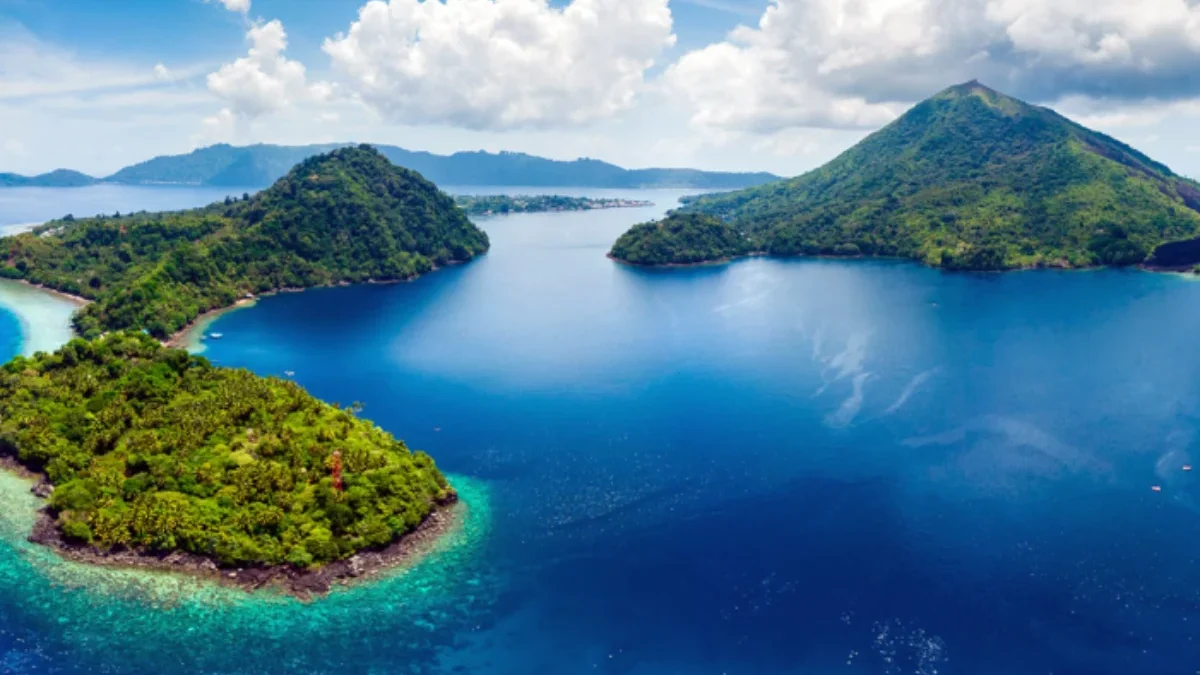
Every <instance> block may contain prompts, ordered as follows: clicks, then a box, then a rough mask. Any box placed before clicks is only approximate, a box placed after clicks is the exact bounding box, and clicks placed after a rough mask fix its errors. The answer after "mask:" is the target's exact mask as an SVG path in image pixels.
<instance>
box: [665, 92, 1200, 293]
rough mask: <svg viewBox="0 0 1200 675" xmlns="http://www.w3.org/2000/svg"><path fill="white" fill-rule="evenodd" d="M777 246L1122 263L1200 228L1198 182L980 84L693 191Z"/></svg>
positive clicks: (985, 262)
mask: <svg viewBox="0 0 1200 675" xmlns="http://www.w3.org/2000/svg"><path fill="white" fill-rule="evenodd" d="M687 209H688V210H691V211H700V212H705V213H710V214H714V215H717V216H720V217H722V218H724V219H726V220H727V221H729V222H731V223H733V224H734V226H736V227H739V228H741V229H742V230H743V231H744V232H746V233H748V234H749V235H751V236H759V237H762V243H763V246H764V249H765V250H766V251H767V252H769V253H772V254H775V255H811V254H825V255H856V253H855V252H856V251H857V252H860V253H864V254H874V255H887V256H901V257H908V258H915V259H917V260H921V261H923V262H926V263H928V264H930V265H939V266H944V267H951V268H969V269H1007V268H1012V267H1033V266H1039V265H1054V266H1067V267H1086V266H1089V265H1101V264H1109V265H1125V264H1134V263H1140V262H1142V261H1143V260H1145V259H1146V258H1147V256H1148V254H1149V252H1150V251H1151V250H1153V249H1154V247H1155V246H1157V245H1159V244H1161V243H1163V242H1167V241H1173V240H1178V239H1184V238H1189V237H1194V236H1197V235H1200V185H1197V184H1196V183H1193V182H1191V181H1188V180H1186V179H1183V178H1180V177H1179V176H1176V175H1175V174H1173V173H1172V172H1171V170H1170V169H1169V168H1167V167H1166V166H1164V165H1162V164H1160V163H1158V162H1155V161H1154V160H1152V159H1150V158H1149V157H1147V156H1146V155H1144V154H1142V153H1140V152H1138V151H1137V150H1135V149H1134V148H1131V147H1129V146H1128V145H1125V144H1124V143H1121V142H1120V141H1118V140H1116V139H1113V138H1110V137H1108V136H1106V135H1104V134H1101V133H1099V132H1096V131H1092V130H1090V129H1087V128H1085V127H1083V126H1082V125H1079V124H1077V123H1075V122H1072V121H1071V120H1069V119H1067V118H1065V117H1063V116H1061V115H1059V114H1058V113H1056V112H1054V111H1053V110H1051V109H1049V108H1044V107H1040V106H1036V105H1032V104H1029V103H1025V102H1023V101H1020V100H1018V99H1015V98H1012V97H1010V96H1007V95H1005V94H1002V93H1000V92H997V91H995V90H992V89H989V88H988V87H986V86H984V85H983V84H981V83H979V82H978V81H977V80H972V81H970V82H964V83H962V84H958V85H955V86H952V87H949V88H947V89H945V90H943V91H941V92H939V93H938V94H936V95H934V96H933V98H931V99H928V100H926V101H923V102H921V103H919V104H917V105H915V106H913V107H912V108H911V109H910V110H909V111H908V112H906V113H904V114H903V115H901V116H900V118H898V119H897V120H895V121H894V122H892V123H891V124H889V125H887V126H886V127H884V128H882V129H880V130H879V131H877V132H875V133H874V134H871V135H870V136H868V137H867V138H866V139H864V140H863V141H862V142H860V143H859V144H858V145H856V146H854V147H853V148H851V149H849V150H847V151H846V152H844V153H843V154H842V155H840V156H838V157H837V158H836V159H834V160H833V161H831V162H829V163H828V164H826V165H825V166H823V167H821V168H819V169H816V170H814V171H811V172H809V173H807V174H804V175H803V176H799V177H797V178H793V179H790V180H788V181H785V182H782V183H775V184H772V185H768V186H764V187H761V188H752V189H749V190H743V191H741V192H731V193H725V194H721V195H712V196H705V197H700V198H697V199H695V200H693V201H692V202H691V203H690V204H689V205H688V207H687Z"/></svg>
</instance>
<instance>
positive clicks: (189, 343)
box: [68, 253, 483, 354]
mask: <svg viewBox="0 0 1200 675" xmlns="http://www.w3.org/2000/svg"><path fill="white" fill-rule="evenodd" d="M481 255H483V253H480V254H478V255H475V256H473V257H472V258H471V259H470V260H455V261H451V262H448V263H446V264H444V265H435V266H434V267H433V268H432V269H430V270H429V271H428V272H425V273H423V274H414V275H413V276H411V277H406V278H403V279H367V280H366V281H360V282H358V283H354V282H350V281H335V282H333V283H329V284H316V285H314V286H285V287H283V288H273V289H271V290H269V291H263V292H262V293H259V294H258V295H253V296H250V297H244V298H241V299H239V300H238V301H236V302H234V303H233V304H232V305H228V306H226V307H216V308H214V309H210V310H208V311H206V312H203V313H201V314H200V315H199V316H197V317H196V318H195V319H192V320H191V322H190V323H188V325H186V326H184V327H183V328H181V329H179V330H177V331H175V332H174V333H173V334H171V336H170V337H168V338H167V339H166V340H163V343H162V344H163V346H164V347H171V348H173V349H186V350H188V351H189V352H191V353H193V354H199V353H201V352H203V351H204V343H203V342H202V341H201V340H200V336H201V335H203V334H204V331H206V330H207V329H208V327H209V326H211V325H212V323H213V322H214V321H216V320H217V319H219V318H220V317H221V315H223V314H225V313H226V312H230V311H233V310H235V309H243V308H246V307H253V306H254V305H255V304H257V303H258V300H259V299H260V298H266V297H270V296H272V295H277V294H279V293H302V292H304V291H307V290H309V289H313V288H341V287H344V286H357V285H359V284H372V285H382V286H386V285H391V284H403V283H409V282H412V281H416V280H417V279H420V278H421V277H423V276H425V274H431V273H433V272H436V271H438V270H440V269H444V268H446V267H453V266H455V265H463V264H466V263H468V262H471V261H473V260H475V259H476V258H478V257H479V256H481ZM68 297H71V296H68ZM80 299H81V300H82V298H80ZM84 302H85V303H86V300H85V301H84Z"/></svg>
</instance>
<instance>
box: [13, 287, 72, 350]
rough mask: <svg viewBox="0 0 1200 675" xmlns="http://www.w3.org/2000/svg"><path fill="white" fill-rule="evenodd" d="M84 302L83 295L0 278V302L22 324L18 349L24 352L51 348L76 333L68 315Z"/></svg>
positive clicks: (55, 347)
mask: <svg viewBox="0 0 1200 675" xmlns="http://www.w3.org/2000/svg"><path fill="white" fill-rule="evenodd" d="M86 304H88V300H87V299H86V298H81V297H79V296H76V295H71V294H69V293H63V292H61V291H56V290H54V289H51V288H46V287H45V286H39V285H36V284H31V283H29V282H28V281H25V280H24V279H0V306H2V307H4V308H5V309H7V310H8V311H10V312H12V313H13V315H14V316H16V318H17V321H18V322H19V324H20V326H21V340H20V344H21V347H20V350H19V352H18V353H20V354H21V355H24V356H31V355H33V354H34V353H35V352H39V351H46V352H49V351H53V350H55V349H58V348H59V347H61V346H62V345H64V344H66V343H67V342H68V341H70V340H71V339H72V338H73V337H75V330H74V328H73V326H72V325H71V317H72V316H73V315H74V314H75V312H76V310H78V309H79V308H80V307H83V306H84V305H86Z"/></svg>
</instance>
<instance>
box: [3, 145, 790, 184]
mask: <svg viewBox="0 0 1200 675" xmlns="http://www.w3.org/2000/svg"><path fill="white" fill-rule="evenodd" d="M351 145H352V144H350V143H330V144H324V145H303V146H287V145H250V146H245V147H236V146H232V145H225V144H219V145H212V146H209V147H206V148H200V149H198V150H194V151H192V152H190V153H188V154H186V155H171V156H162V157H155V158H153V159H149V160H147V161H145V162H140V163H138V164H135V165H133V166H128V167H125V168H123V169H121V170H120V171H117V172H116V173H114V174H112V175H110V176H106V177H103V178H93V177H91V176H87V175H84V174H81V173H78V172H73V171H63V170H60V171H56V172H53V173H50V174H43V175H41V176H32V177H26V176H18V175H16V174H0V187H5V186H51V187H70V186H81V185H90V184H92V183H96V182H105V183H118V184H123V185H163V184H169V185H215V186H226V187H230V186H231V187H237V188H246V187H258V186H262V185H270V184H271V183H274V182H275V181H276V180H278V179H279V178H280V177H282V176H283V175H284V174H286V173H287V172H288V171H289V170H290V169H291V168H292V167H293V166H295V165H296V164H298V163H300V162H302V161H304V160H305V159H307V158H309V157H312V156H314V155H321V154H326V153H329V152H332V151H334V150H337V149H339V148H343V147H350V146H351ZM375 147H376V148H377V149H378V151H379V152H380V153H381V154H382V155H383V156H384V157H387V158H388V159H389V160H390V161H391V162H393V163H394V164H396V165H397V166H402V167H405V168H407V169H411V170H413V171H416V172H418V173H420V174H421V175H422V176H424V177H425V178H426V179H428V180H430V181H432V182H434V183H437V184H438V185H501V186H503V185H518V186H526V187H544V186H557V187H597V188H624V189H634V188H697V189H710V190H732V189H737V188H743V187H749V186H752V185H761V184H763V183H767V182H770V181H774V180H778V179H779V176H775V175H773V174H769V173H763V172H759V173H737V172H725V171H699V170H696V169H624V168H621V167H619V166H616V165H614V164H609V163H608V162H602V161H600V160H596V159H576V160H572V161H561V160H554V159H546V158H543V157H537V156H534V155H527V154H524V153H518V152H500V153H492V152H482V151H481V152H456V153H454V154H452V155H435V154H433V153H429V152H420V151H412V150H405V149H404V148H399V147H395V146H390V145H378V146H375ZM68 174H70V178H69V180H68V176H67V175H68Z"/></svg>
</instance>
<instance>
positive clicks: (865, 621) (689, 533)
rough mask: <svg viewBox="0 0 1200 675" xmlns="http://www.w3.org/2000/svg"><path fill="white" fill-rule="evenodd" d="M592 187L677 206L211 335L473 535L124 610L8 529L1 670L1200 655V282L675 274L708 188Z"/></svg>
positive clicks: (226, 358)
mask: <svg viewBox="0 0 1200 675" xmlns="http://www.w3.org/2000/svg"><path fill="white" fill-rule="evenodd" d="M572 192H575V193H580V192H583V193H592V194H614V195H617V196H630V197H639V198H648V199H652V200H654V201H655V202H656V206H655V207H654V208H652V209H627V210H612V211H597V212H586V213H566V214H537V215H520V216H510V217H502V218H494V219H486V220H481V221H480V225H481V226H482V227H484V228H485V229H486V230H487V232H488V234H489V235H490V237H491V240H492V243H493V247H492V250H491V251H490V252H489V253H488V254H487V255H486V256H484V257H482V258H481V259H479V260H477V261H475V262H473V263H471V264H468V265H463V266H459V267H454V268H450V269H446V270H443V271H439V272H436V273H434V274H431V275H428V276H426V277H424V278H422V279H419V280H417V281H416V282H413V283H406V284H397V285H386V286H384V285H372V286H360V287H352V288H338V289H323V290H311V291H307V292H303V293H292V294H282V295H278V296H274V297H270V298H265V299H262V300H261V301H260V302H259V303H258V304H257V305H256V306H254V307H252V308H248V309H244V310H239V311H235V312H231V313H229V314H227V315H225V316H224V317H222V318H221V319H219V320H218V321H217V322H216V323H215V324H214V325H213V326H212V328H211V330H215V331H219V332H221V333H223V334H224V337H223V338H222V339H220V340H211V339H210V340H209V341H208V342H207V348H206V351H205V355H206V356H208V357H209V358H211V359H213V360H214V361H216V362H218V363H220V364H222V365H227V366H243V367H247V368H250V369H252V370H254V371H255V372H258V373H260V374H264V375H280V374H283V373H284V372H285V371H294V373H295V378H296V380H298V381H299V382H300V383H301V384H303V385H304V386H306V387H308V388H309V390H310V391H312V393H314V394H315V395H317V396H319V397H322V398H325V399H329V400H333V401H339V402H342V403H347V404H349V403H351V402H355V401H358V402H361V403H363V404H364V406H365V408H364V410H363V413H362V414H363V415H364V416H365V417H368V418H370V419H372V420H374V421H375V422H377V423H378V424H380V425H381V426H383V427H385V428H386V429H388V430H390V431H392V432H394V433H395V434H396V435H397V436H399V437H401V438H403V439H405V440H406V441H407V442H408V443H409V445H410V446H412V447H415V448H420V449H424V450H427V451H428V452H430V453H431V454H432V455H433V456H434V457H435V459H436V460H437V461H438V463H439V465H440V466H441V467H442V468H443V469H444V470H445V471H447V472H448V473H449V474H451V475H452V476H453V477H455V478H454V479H455V480H456V481H460V484H461V485H463V486H465V488H466V489H465V490H464V493H465V494H466V501H467V502H468V504H469V505H470V506H471V507H472V514H473V515H472V516H471V517H472V519H473V521H472V524H471V527H470V528H469V532H468V536H467V537H465V540H469V541H464V542H460V544H457V545H456V546H455V547H454V548H453V549H452V550H450V551H448V552H446V553H445V554H442V555H440V556H435V557H433V558H431V559H430V560H429V561H427V562H426V563H423V564H422V565H421V566H420V567H419V568H418V569H415V570H413V571H412V572H411V573H410V574H408V575H406V576H405V577H401V578H399V579H396V580H393V581H389V582H383V583H381V584H380V585H378V586H373V587H372V586H367V587H360V588H357V589H355V590H352V591H348V592H344V593H340V594H335V595H334V596H331V597H330V598H329V599H326V600H323V601H318V602H314V603H310V604H301V603H296V602H292V601H280V600H275V601H267V600H260V599H258V598H248V597H241V596H238V597H227V596H224V595H222V596H220V598H218V599H211V598H210V599H208V600H205V601H199V600H186V599H185V600H174V601H164V600H163V599H162V596H161V595H156V594H155V593H152V592H150V591H146V590H144V589H142V590H134V591H130V590H128V589H125V590H121V591H118V590H112V591H111V592H110V591H109V589H114V588H116V585H115V582H113V581H112V580H107V581H105V582H104V584H102V585H99V586H91V585H90V584H88V583H83V582H79V581H78V578H81V576H80V575H83V574H84V572H83V571H80V570H77V569H76V568H69V567H68V568H62V569H60V568H56V567H54V565H53V564H51V563H47V562H45V560H43V559H42V558H45V554H44V553H43V552H40V551H34V550H30V547H29V546H27V545H26V546H22V545H20V544H19V543H15V542H13V541H11V540H12V539H13V537H11V536H10V537H9V540H10V541H9V543H7V544H4V545H3V546H0V650H4V652H5V654H6V656H4V657H2V658H0V670H3V669H5V668H7V669H8V670H9V671H13V672H64V673H66V672H110V673H120V672H156V673H195V672H214V673H266V672H341V673H438V674H442V673H447V674H448V673H483V674H493V673H495V674H505V675H508V674H513V675H518V674H520V675H524V674H538V673H546V674H549V675H568V674H573V673H608V674H621V675H650V674H675V673H678V674H680V675H691V674H712V675H721V674H729V675H734V674H758V673H763V674H801V673H803V674H805V675H808V674H814V675H824V674H827V673H845V674H847V675H859V674H868V673H870V674H877V673H878V674H889V675H891V674H896V675H899V674H921V675H933V674H934V673H937V674H939V675H951V674H971V675H975V674H979V675H992V674H997V675H1000V674H1003V675H1023V674H1026V673H1028V674H1038V675H1043V674H1054V675H1071V674H1079V675H1083V674H1088V675H1131V674H1140V673H1147V674H1163V675H1173V674H1184V673H1196V672H1198V671H1200V437H1198V436H1197V429H1198V426H1197V424H1198V421H1200V419H1198V418H1200V349H1197V348H1196V345H1197V340H1198V336H1200V283H1193V282H1191V281H1189V280H1187V279H1185V278H1183V277H1178V276H1169V275H1158V274H1149V273H1140V272H1129V271H1094V272H1050V271H1042V272H1022V273H1009V274H948V273H942V272H939V271H935V270H931V269H926V268H923V267H919V266H916V265H912V264H907V263H901V262H862V261H858V262H835V261H826V260H806V261H800V260H797V261H778V260H768V259H755V260H748V261H743V262H738V263H734V264H729V265H723V266H716V267H704V268H696V269H687V270H680V269H676V270H669V271H653V272H652V271H644V270H638V269H632V268H628V267H623V266H620V265H617V264H614V263H612V262H611V261H609V260H607V259H606V258H605V257H604V254H605V252H606V251H607V249H608V247H609V246H610V245H611V243H612V241H613V240H614V239H615V238H616V237H617V236H618V235H619V234H620V233H621V232H622V231H623V230H624V229H625V228H626V227H628V226H629V225H630V224H632V223H634V222H638V221H642V220H647V219H649V218H651V217H653V216H655V215H656V214H658V213H661V212H662V211H663V210H665V209H666V208H669V207H670V206H672V205H673V204H674V203H675V200H676V198H677V197H678V196H679V194H680V193H679V192H678V191H675V192H672V191H657V192H636V191H615V192H613V191H578V190H574V191H572ZM0 195H2V193H0ZM2 215H3V214H0V216H2ZM0 220H3V219H2V218H0ZM3 330H4V325H3V323H0V333H2V331H3ZM0 344H3V335H0ZM1193 462H1195V463H1196V464H1197V467H1198V470H1197V471H1195V472H1191V471H1185V470H1184V469H1183V467H1184V466H1185V465H1190V464H1191V463H1193ZM1152 486H1158V487H1160V488H1161V490H1160V491H1157V492H1156V491H1153V490H1152V489H1151V488H1152ZM10 508H16V507H15V506H13V507H10ZM14 527H15V526H14ZM14 531H15V530H14ZM46 570H51V571H49V572H48V571H46ZM55 570H57V572H55ZM64 570H65V571H64ZM72 580H76V582H75V583H72ZM164 583H165V582H164ZM97 589H103V590H97ZM181 593H182V591H181Z"/></svg>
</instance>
